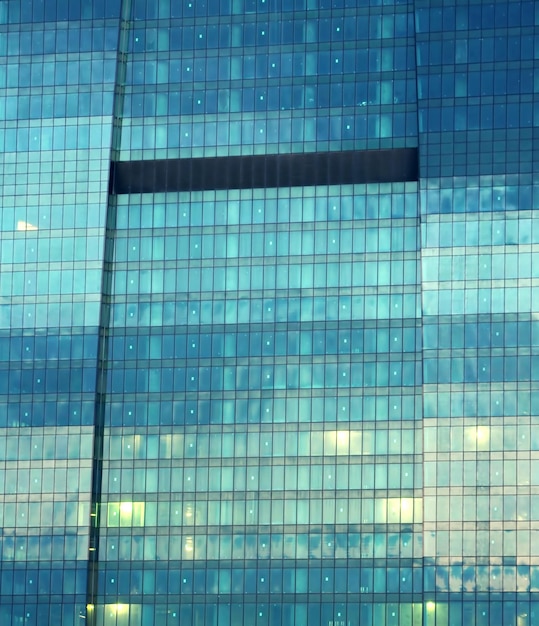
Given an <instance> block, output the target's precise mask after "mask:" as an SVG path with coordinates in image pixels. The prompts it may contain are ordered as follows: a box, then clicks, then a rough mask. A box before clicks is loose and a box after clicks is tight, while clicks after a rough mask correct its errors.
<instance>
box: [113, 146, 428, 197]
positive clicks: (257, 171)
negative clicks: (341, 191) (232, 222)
mask: <svg viewBox="0 0 539 626" xmlns="http://www.w3.org/2000/svg"><path fill="white" fill-rule="evenodd" d="M418 169H419V168H418V153H417V148H396V149H393V150H365V151H349V152H313V153H303V154H271V155H255V156H231V157H209V158H197V159H163V160H156V161H118V162H116V163H112V165H111V178H110V181H111V185H110V192H111V193H113V194H125V193H158V192H166V191H204V190H212V189H213V190H215V189H255V188H268V187H309V186H314V185H345V184H365V183H396V182H407V181H417V179H418Z"/></svg>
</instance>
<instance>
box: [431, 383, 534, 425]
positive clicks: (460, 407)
mask: <svg viewBox="0 0 539 626" xmlns="http://www.w3.org/2000/svg"><path fill="white" fill-rule="evenodd" d="M473 386H474V387H475V389H474V390H473V391H461V390H459V391H452V392H448V391H443V390H440V391H437V392H436V393H432V392H431V391H429V390H428V387H427V388H426V392H425V393H424V394H423V412H424V417H427V418H428V417H475V418H477V417H494V418H496V417H508V416H518V415H526V416H529V415H539V392H538V391H535V390H530V387H531V385H530V384H529V383H528V384H526V383H523V384H522V385H521V386H520V387H521V388H520V389H519V390H518V391H517V390H516V389H514V387H515V386H516V385H514V384H513V385H511V387H513V388H512V389H504V388H503V386H502V385H501V384H495V383H492V385H489V386H492V390H491V391H484V390H483V389H480V390H479V391H478V390H477V386H476V385H473ZM522 387H523V388H522Z"/></svg>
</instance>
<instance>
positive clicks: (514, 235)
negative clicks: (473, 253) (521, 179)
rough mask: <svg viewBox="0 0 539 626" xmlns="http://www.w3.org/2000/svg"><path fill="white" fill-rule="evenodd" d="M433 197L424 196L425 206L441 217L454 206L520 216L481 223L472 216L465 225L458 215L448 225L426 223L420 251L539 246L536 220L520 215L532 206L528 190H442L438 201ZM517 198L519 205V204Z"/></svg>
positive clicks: (528, 215)
mask: <svg viewBox="0 0 539 626" xmlns="http://www.w3.org/2000/svg"><path fill="white" fill-rule="evenodd" d="M435 194H436V192H434V191H429V192H427V197H426V201H427V203H428V204H431V203H432V206H434V205H435V204H436V203H438V205H439V208H440V210H441V211H442V212H443V213H451V212H453V210H455V212H457V211H456V208H457V207H455V205H458V207H462V206H463V205H464V206H471V205H475V206H477V205H478V204H479V206H480V207H481V209H485V210H486V209H489V210H493V211H495V210H497V209H499V210H500V211H501V210H507V211H516V210H520V213H518V214H513V215H511V214H506V215H505V216H504V218H502V219H496V218H494V217H493V218H492V219H489V220H481V221H480V220H478V219H477V218H475V219H474V217H473V216H469V217H468V219H466V221H465V220H463V219H462V218H459V216H458V215H455V216H454V219H453V220H452V221H451V222H447V221H443V222H436V221H435V219H434V218H431V219H428V220H427V222H425V223H423V224H422V225H421V231H422V235H421V236H422V240H423V247H424V248H426V249H429V248H434V249H436V248H442V249H443V248H452V247H459V248H462V247H464V246H466V247H470V248H472V247H476V246H512V245H529V244H537V243H539V220H537V219H533V215H530V213H527V214H526V215H522V213H524V210H525V203H526V202H527V201H530V202H531V189H530V188H526V187H525V186H522V187H517V186H516V185H514V186H504V187H495V188H490V187H489V188H482V189H479V188H476V189H443V190H440V191H439V192H438V198H436V196H435ZM520 198H522V201H523V202H522V204H521V203H520V202H519V200H520ZM530 206H531V205H530ZM520 207H522V208H521V209H520ZM476 211H477V209H476ZM476 211H474V212H476ZM459 212H460V210H459ZM448 235H449V236H448ZM510 251H511V248H509V249H508V252H510Z"/></svg>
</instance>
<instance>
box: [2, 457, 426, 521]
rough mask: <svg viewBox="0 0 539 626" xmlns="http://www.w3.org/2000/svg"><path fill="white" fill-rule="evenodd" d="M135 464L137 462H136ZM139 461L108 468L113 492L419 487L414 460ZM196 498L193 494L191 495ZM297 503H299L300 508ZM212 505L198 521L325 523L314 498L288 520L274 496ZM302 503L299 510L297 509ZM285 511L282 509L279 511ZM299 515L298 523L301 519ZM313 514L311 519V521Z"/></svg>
mask: <svg viewBox="0 0 539 626" xmlns="http://www.w3.org/2000/svg"><path fill="white" fill-rule="evenodd" d="M129 465H133V464H132V463H130V464H129ZM135 465H141V467H135V469H133V468H132V467H131V468H125V469H121V470H120V469H117V468H115V469H112V468H111V469H109V470H104V471H103V484H104V485H107V486H108V492H109V493H111V494H123V493H130V492H132V491H134V492H135V493H163V492H164V493H168V492H169V491H172V492H175V493H184V494H186V493H189V494H193V493H197V494H201V493H223V492H228V493H233V492H236V493H238V492H247V493H248V492H258V491H260V492H266V493H268V494H273V495H275V493H276V492H279V491H280V492H282V491H285V490H286V489H292V490H294V491H295V490H297V489H300V490H301V489H311V490H316V491H320V490H329V491H335V490H337V491H342V492H347V491H348V490H360V489H407V490H409V489H412V488H413V487H414V471H413V464H412V463H403V464H400V463H393V464H391V465H387V464H382V463H378V464H372V463H365V464H362V465H359V464H358V465H350V466H348V465H329V464H328V465H299V466H294V465H291V466H288V465H273V466H270V465H268V466H249V467H248V468H245V467H224V466H218V467H209V468H208V467H203V466H202V467H198V466H197V467H196V468H195V467H185V468H181V467H170V465H171V464H170V463H167V464H166V465H167V466H164V464H163V467H161V468H157V467H147V464H146V463H143V464H138V463H137V464H135ZM36 471H37V470H36ZM12 473H13V475H14V478H13V480H15V478H17V477H16V476H15V474H16V472H15V470H13V471H12ZM28 473H29V471H28V470H26V471H25V473H23V474H22V478H25V477H26V476H27V475H28ZM10 476H11V475H10ZM60 478H61V477H60ZM418 482H420V481H418ZM36 484H37V483H36ZM51 488H52V487H51ZM59 489H61V487H59ZM63 489H64V491H65V487H63ZM10 492H12V491H10ZM190 497H193V496H192V495H191V496H190ZM343 497H344V495H343ZM356 500H357V502H358V503H359V499H357V498H356ZM352 501H353V499H350V502H352ZM354 501H355V500H354ZM296 502H298V505H297V507H296ZM330 502H331V501H329V500H328V504H327V506H328V507H329V509H328V510H331V511H333V510H334V508H335V502H333V505H331V504H330ZM300 505H301V506H300ZM201 506H202V505H201ZM213 506H217V508H218V509H219V510H222V513H221V515H218V514H217V513H212V512H211V511H213V509H212V507H213ZM358 506H359V504H358ZM197 507H198V505H197ZM208 507H209V509H208V511H209V513H208V517H207V518H206V517H205V515H204V514H202V512H201V515H200V519H199V521H197V525H206V524H210V525H213V524H219V523H221V524H229V523H230V524H231V523H234V524H236V523H238V524H258V523H260V524H264V523H269V521H266V520H269V519H270V518H271V519H273V520H274V522H275V523H280V524H283V523H284V524H296V523H298V524H309V523H312V524H320V523H322V522H320V520H319V519H318V517H319V516H318V514H317V513H313V515H310V514H309V500H307V499H302V500H290V501H289V500H286V504H285V508H286V510H287V511H288V513H287V514H286V516H285V518H286V519H285V521H284V522H283V521H280V522H278V521H277V520H278V519H280V518H282V515H283V513H282V506H281V509H279V508H278V506H277V504H276V503H275V501H274V500H272V501H271V502H270V501H267V502H266V501H262V500H260V501H259V503H258V504H256V502H253V501H249V500H248V501H247V502H245V501H240V500H238V501H235V502H234V503H232V502H228V503H221V504H219V503H215V502H209V503H208ZM268 507H270V508H271V509H272V511H273V512H272V513H271V515H269V513H268V510H269V509H268ZM331 507H333V508H331ZM296 508H297V509H298V510H297V512H296ZM311 508H312V507H311ZM300 509H301V512H300ZM197 510H198V509H197ZM279 510H280V511H281V512H279ZM233 511H235V513H233ZM296 515H297V522H296V521H295V520H296ZM324 515H325V517H324V519H325V520H329V518H330V517H331V515H335V513H327V517H326V514H324ZM336 515H337V518H338V520H337V522H329V521H328V522H327V523H343V524H344V523H350V524H359V523H360V522H361V521H363V522H365V521H366V519H367V518H366V516H365V515H363V516H362V517H361V519H359V517H358V516H359V513H358V509H355V508H354V507H351V509H350V522H348V521H347V520H348V505H347V506H345V507H344V508H343V505H339V507H338V510H337V513H336ZM230 516H233V518H234V520H235V521H234V522H231V521H230V522H226V521H224V520H227V519H229V517H230ZM313 516H314V517H313ZM177 519H181V518H177ZM218 519H221V522H219V521H215V520H218ZM230 519H231V518H230ZM309 519H310V520H311V521H309ZM380 519H381V518H380ZM240 520H241V521H240ZM339 520H340V521H339ZM353 520H355V521H353ZM393 521H395V520H393ZM193 522H194V520H193V521H191V523H193ZM272 523H273V522H272ZM324 523H326V522H324ZM369 523H370V522H369Z"/></svg>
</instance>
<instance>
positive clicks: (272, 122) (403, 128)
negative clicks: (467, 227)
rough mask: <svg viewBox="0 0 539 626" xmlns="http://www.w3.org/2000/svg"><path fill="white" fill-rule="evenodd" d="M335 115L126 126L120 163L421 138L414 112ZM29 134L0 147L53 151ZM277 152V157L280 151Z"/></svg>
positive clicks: (48, 139)
mask: <svg viewBox="0 0 539 626" xmlns="http://www.w3.org/2000/svg"><path fill="white" fill-rule="evenodd" d="M197 106H198V105H197ZM200 106H201V105H200ZM333 111H334V112H335V114H331V115H329V114H328V113H329V111H328V110H325V111H324V112H321V113H320V115H316V116H315V115H312V116H309V117H288V118H286V117H282V118H280V119H266V117H265V116H263V115H262V116H260V118H259V119H258V120H256V121H254V120H248V121H244V122H240V121H230V119H229V118H228V116H226V119H223V118H220V119H219V120H217V121H211V120H208V119H206V117H205V115H204V111H203V110H201V111H200V112H201V115H200V116H199V117H197V118H194V119H196V121H192V122H184V123H182V124H177V123H170V124H167V125H166V126H165V125H160V124H157V123H156V121H155V120H150V119H146V118H145V120H144V122H145V125H144V126H143V125H133V126H128V125H126V126H125V127H124V129H123V132H122V138H121V160H128V161H129V160H132V159H133V156H132V155H131V152H136V151H143V150H147V151H151V150H161V149H163V150H164V149H170V150H172V149H179V148H191V149H192V152H193V154H194V155H195V156H200V157H201V156H206V155H209V156H214V155H215V147H216V146H217V147H221V146H222V147H227V146H228V147H230V146H234V147H238V148H241V154H252V153H253V146H265V145H272V146H278V145H279V144H285V145H288V144H291V143H292V144H298V145H300V144H304V143H306V144H309V143H317V142H318V143H319V142H326V141H351V140H367V139H388V142H389V141H390V140H393V141H391V146H395V147H404V145H405V143H406V142H405V137H416V135H417V113H416V112H415V111H414V112H409V113H406V112H403V111H391V112H384V113H380V112H374V113H367V108H362V107H360V108H359V109H358V111H360V112H358V113H356V114H355V115H354V114H350V115H344V116H343V115H339V113H340V109H333ZM324 113H325V114H324ZM24 130H25V129H22V134H21V135H20V141H19V143H17V134H16V131H15V130H14V129H7V130H6V131H5V142H4V141H3V140H2V137H1V136H0V141H2V143H1V144H0V146H2V147H3V148H4V150H5V151H6V152H14V151H29V150H30V151H33V150H40V149H46V150H51V149H52V145H53V144H52V133H47V134H46V136H45V137H44V139H43V140H39V138H38V139H36V140H35V141H34V140H33V138H32V143H30V142H29V140H28V139H27V137H26V135H25V133H24ZM44 130H50V129H44ZM99 139H100V138H99ZM414 143H415V141H414ZM96 145H97V140H95V141H94V140H92V142H90V143H89V142H88V140H87V138H85V137H84V136H83V137H82V138H81V140H80V142H79V146H80V147H83V148H84V147H94V146H96ZM41 146H43V147H41ZM391 146H389V145H387V146H385V147H386V148H389V147H391ZM66 147H67V148H68V149H69V148H71V147H75V146H74V145H73V146H72V140H71V139H69V138H66ZM346 147H348V148H349V149H353V148H357V149H360V148H361V147H363V149H366V148H367V147H370V148H373V149H374V148H379V147H380V146H379V145H374V144H373V145H370V146H367V145H365V146H359V145H356V144H354V145H352V144H350V145H345V146H344V147H343V146H339V148H337V147H335V148H333V149H335V150H336V149H345V148H346ZM197 149H198V151H197ZM320 149H321V150H322V149H324V150H327V149H328V147H327V146H322V147H320ZM272 151H273V152H275V151H276V150H272ZM296 151H298V150H296ZM195 153H196V154H195ZM182 155H183V156H184V157H189V156H192V155H191V154H189V150H184V151H182ZM178 157H179V153H178Z"/></svg>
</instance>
